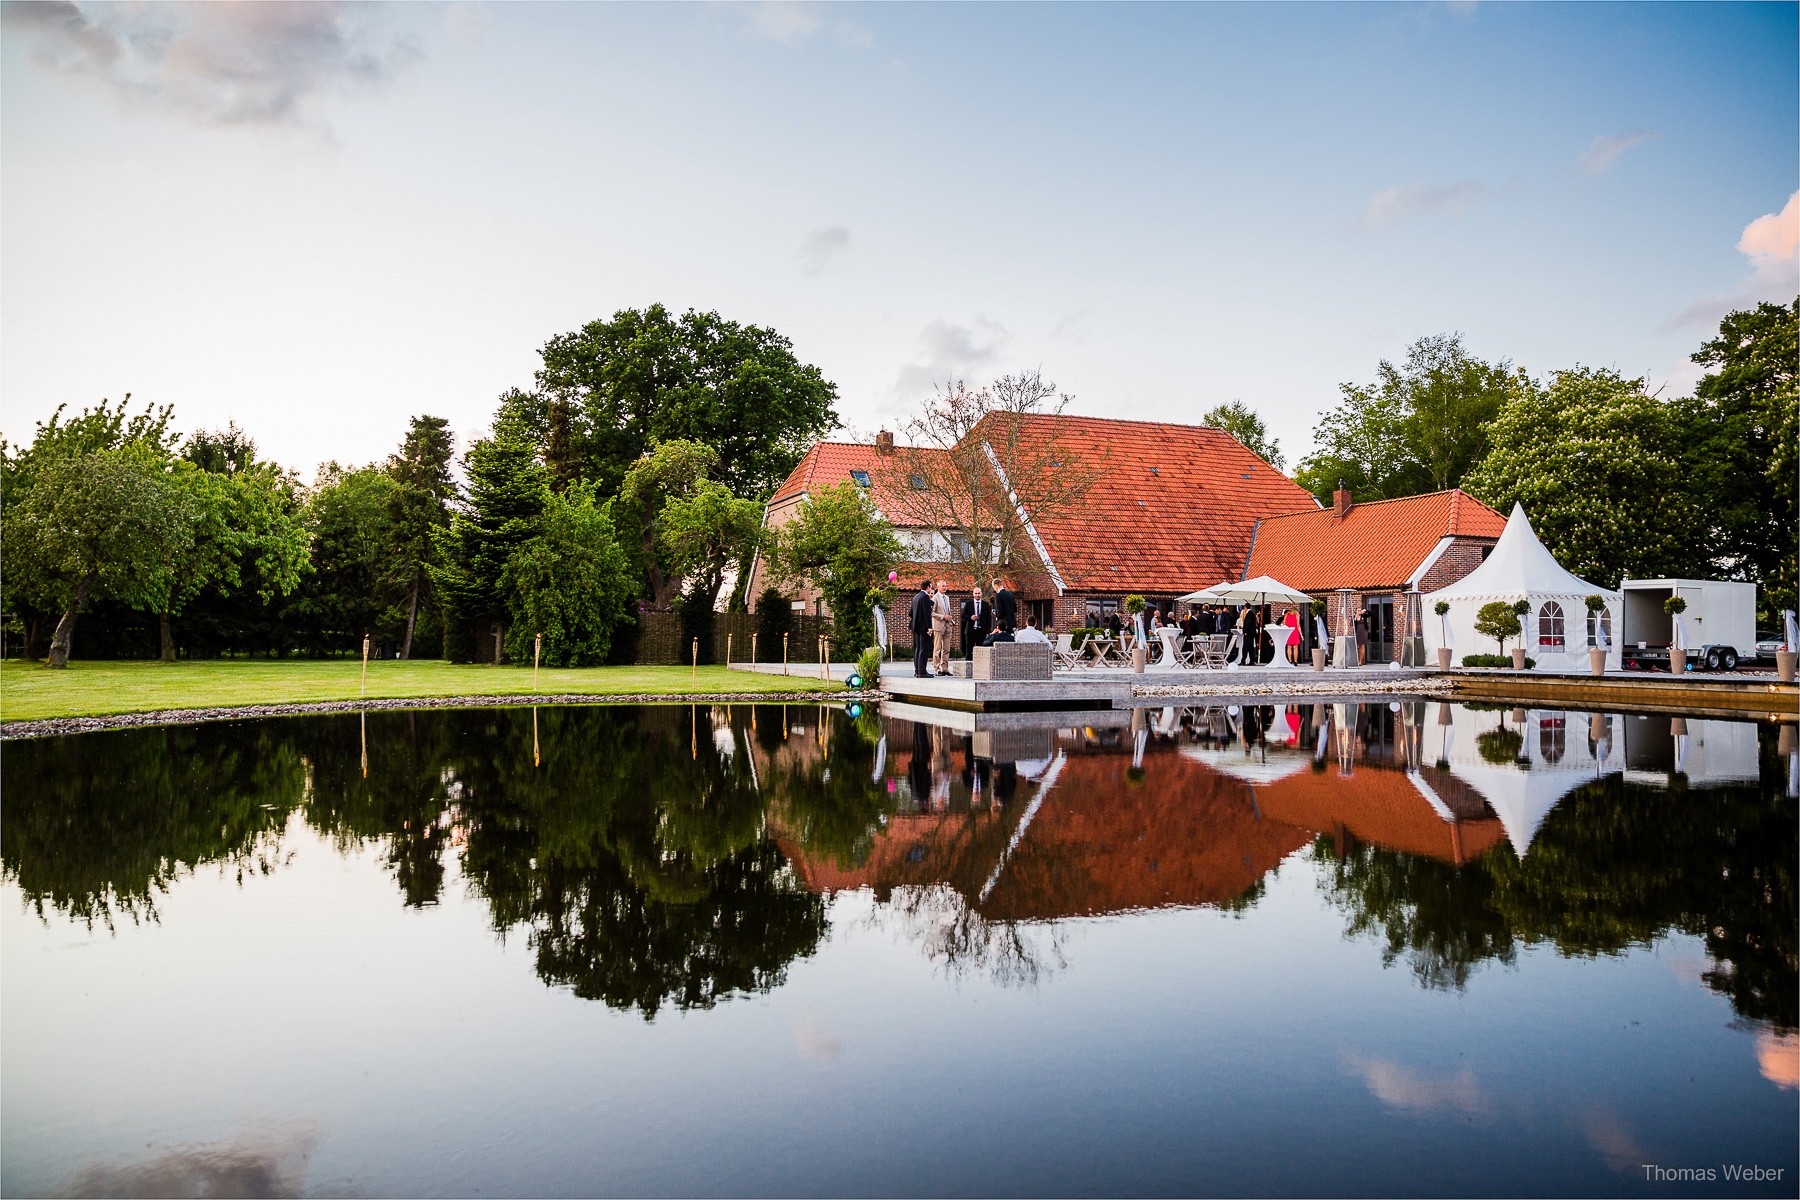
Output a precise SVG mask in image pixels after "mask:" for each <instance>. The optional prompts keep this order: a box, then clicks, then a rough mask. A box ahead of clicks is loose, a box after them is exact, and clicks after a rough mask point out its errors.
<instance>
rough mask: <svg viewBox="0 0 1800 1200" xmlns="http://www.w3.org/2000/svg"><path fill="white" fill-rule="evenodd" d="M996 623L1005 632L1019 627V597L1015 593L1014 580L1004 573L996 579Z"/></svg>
mask: <svg viewBox="0 0 1800 1200" xmlns="http://www.w3.org/2000/svg"><path fill="white" fill-rule="evenodd" d="M994 588H995V591H994V624H995V626H996V627H998V628H999V629H1000V630H1002V631H1003V632H1005V633H1011V632H1012V631H1013V630H1015V629H1017V628H1018V627H1019V598H1018V597H1017V596H1016V595H1014V594H1013V590H1012V581H1011V580H1010V579H1008V578H1007V577H1006V576H1004V575H999V576H996V577H995V579H994Z"/></svg>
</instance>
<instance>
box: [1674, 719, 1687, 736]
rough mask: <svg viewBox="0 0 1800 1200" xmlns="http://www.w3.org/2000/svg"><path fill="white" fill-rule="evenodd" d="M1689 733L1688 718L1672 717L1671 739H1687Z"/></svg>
mask: <svg viewBox="0 0 1800 1200" xmlns="http://www.w3.org/2000/svg"><path fill="white" fill-rule="evenodd" d="M1687 731H1688V728H1687V718H1686V717H1670V718H1669V736H1670V737H1686V736H1687Z"/></svg>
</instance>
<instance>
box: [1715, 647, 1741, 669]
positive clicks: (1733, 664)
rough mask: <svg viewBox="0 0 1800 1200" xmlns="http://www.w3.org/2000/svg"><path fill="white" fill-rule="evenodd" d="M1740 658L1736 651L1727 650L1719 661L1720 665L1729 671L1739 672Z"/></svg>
mask: <svg viewBox="0 0 1800 1200" xmlns="http://www.w3.org/2000/svg"><path fill="white" fill-rule="evenodd" d="M1737 664H1738V656H1737V651H1736V650H1727V651H1725V653H1724V655H1723V656H1722V657H1721V659H1720V661H1719V665H1720V666H1722V667H1724V668H1725V669H1726V670H1727V671H1735V670H1737Z"/></svg>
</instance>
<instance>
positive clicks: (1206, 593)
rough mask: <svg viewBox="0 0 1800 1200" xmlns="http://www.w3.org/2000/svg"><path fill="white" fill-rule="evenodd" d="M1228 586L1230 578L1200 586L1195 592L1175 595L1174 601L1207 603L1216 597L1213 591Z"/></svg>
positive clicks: (1179, 602)
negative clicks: (1206, 586)
mask: <svg viewBox="0 0 1800 1200" xmlns="http://www.w3.org/2000/svg"><path fill="white" fill-rule="evenodd" d="M1230 586H1231V581H1230V580H1226V581H1225V582H1223V583H1215V584H1213V585H1212V586H1211V587H1209V588H1201V589H1200V590H1199V591H1197V592H1189V593H1188V594H1187V595H1185V596H1177V597H1175V603H1177V604H1208V603H1210V602H1212V601H1214V600H1217V599H1218V597H1217V596H1215V595H1214V594H1213V593H1214V592H1216V591H1218V590H1219V589H1220V588H1228V587H1230Z"/></svg>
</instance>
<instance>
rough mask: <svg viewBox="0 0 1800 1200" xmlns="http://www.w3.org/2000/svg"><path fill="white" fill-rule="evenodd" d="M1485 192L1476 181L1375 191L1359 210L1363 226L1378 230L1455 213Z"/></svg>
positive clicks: (1482, 186) (1485, 187)
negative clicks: (1425, 215) (1408, 219)
mask: <svg viewBox="0 0 1800 1200" xmlns="http://www.w3.org/2000/svg"><path fill="white" fill-rule="evenodd" d="M1485 191H1487V185H1486V184H1485V183H1482V182H1481V181H1480V180H1479V179H1462V180H1458V181H1457V182H1455V183H1435V184H1418V185H1416V186H1413V187H1405V188H1389V189H1387V190H1386V191H1384V192H1377V193H1376V194H1375V196H1374V198H1373V199H1371V200H1370V201H1369V206H1368V208H1366V209H1364V210H1363V227H1364V228H1365V229H1381V228H1383V227H1384V226H1387V225H1391V224H1393V223H1394V222H1395V221H1399V220H1402V219H1404V218H1406V217H1411V216H1417V215H1420V214H1423V213H1433V212H1449V213H1459V212H1462V211H1463V210H1464V209H1466V208H1468V207H1469V205H1470V203H1471V202H1473V201H1474V200H1475V199H1476V198H1477V197H1479V196H1480V195H1481V194H1482V193H1484V192H1485Z"/></svg>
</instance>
